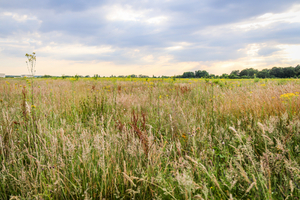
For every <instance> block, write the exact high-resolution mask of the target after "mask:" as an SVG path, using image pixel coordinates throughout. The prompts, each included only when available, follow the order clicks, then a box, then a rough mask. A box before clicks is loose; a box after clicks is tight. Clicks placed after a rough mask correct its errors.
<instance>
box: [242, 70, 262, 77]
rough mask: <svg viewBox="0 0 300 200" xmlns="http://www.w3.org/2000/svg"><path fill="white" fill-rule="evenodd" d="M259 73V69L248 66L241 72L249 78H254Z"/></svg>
mask: <svg viewBox="0 0 300 200" xmlns="http://www.w3.org/2000/svg"><path fill="white" fill-rule="evenodd" d="M257 73H258V70H257V69H253V68H247V69H243V70H242V71H241V72H240V74H239V75H240V76H241V77H243V76H247V77H249V78H254V75H255V74H257Z"/></svg>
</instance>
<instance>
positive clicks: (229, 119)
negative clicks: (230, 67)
mask: <svg viewBox="0 0 300 200" xmlns="http://www.w3.org/2000/svg"><path fill="white" fill-rule="evenodd" d="M30 85H31V80H26V79H0V110H1V117H0V199H103V198H105V199H224V200H225V199H297V198H298V197H299V196H300V180H299V178H300V167H299V164H300V157H299V153H300V148H299V144H300V135H299V128H300V120H299V108H300V98H299V97H298V94H299V93H298V92H300V81H299V80H298V79H286V80H271V79H270V80H261V79H260V80H259V79H257V80H256V79H255V80H219V79H218V80H204V79H190V80H189V79H176V80H174V79H152V78H148V79H142V78H98V79H93V78H90V79H88V78H85V79H78V80H77V79H56V80H54V79H35V80H34V91H33V92H32V89H31V87H30ZM289 93H293V95H291V94H289ZM32 94H33V98H34V105H31V102H32ZM286 94H288V95H286Z"/></svg>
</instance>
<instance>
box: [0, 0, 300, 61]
mask: <svg viewBox="0 0 300 200" xmlns="http://www.w3.org/2000/svg"><path fill="white" fill-rule="evenodd" d="M297 2H298V1H280V0H272V1H270V0H267V1H258V0H252V1H250V0H247V1H240V0H229V1H223V0H214V1H211V0H209V1H208V0H207V1H198V0H193V1H189V2H186V1H179V0H175V1H165V2H162V1H157V0H154V1H96V0H93V1H83V0H75V1H73V0H72V1H71V0H67V1H58V0H55V1H50V0H48V1H30V2H28V1H24V0H11V1H5V2H1V3H0V7H1V9H0V11H2V12H4V11H7V12H15V13H20V14H28V15H30V16H31V15H32V16H36V17H37V19H38V20H41V21H42V23H41V24H39V23H38V21H37V20H28V21H26V22H17V21H15V20H13V19H11V18H7V16H6V17H5V18H4V17H2V18H0V37H1V38H6V37H11V35H13V36H14V37H21V36H22V37H24V35H25V36H26V34H27V35H29V34H28V33H30V32H38V33H39V34H40V35H41V37H40V38H38V40H40V41H41V43H40V44H38V43H34V44H31V46H34V47H35V48H41V47H43V46H47V45H51V43H52V42H54V43H56V44H60V45H66V44H74V43H76V44H83V45H86V46H101V45H111V46H113V47H114V48H115V49H117V50H116V51H115V52H112V53H106V54H102V55H88V54H85V53H83V54H82V55H80V56H78V55H74V56H72V55H65V57H62V58H61V59H70V60H107V61H114V62H116V63H142V61H141V60H140V58H137V57H130V56H128V55H127V54H126V53H127V50H128V49H132V48H139V49H141V48H143V52H142V53H141V54H140V56H143V55H147V54H154V55H157V56H159V55H172V56H174V61H209V60H227V59H236V58H239V57H241V56H244V55H243V53H242V52H238V51H237V50H238V49H241V48H244V47H245V46H247V44H249V43H260V42H265V43H276V44H277V43H300V36H299V32H300V25H299V24H298V23H292V24H288V23H283V24H275V25H274V26H273V27H271V28H270V27H268V28H260V29H257V30H253V31H247V32H242V31H232V30H229V29H218V31H219V33H214V34H201V31H204V30H207V29H209V28H210V27H212V28H213V27H216V26H219V25H225V24H232V23H236V22H241V21H243V20H248V19H251V18H253V17H257V16H259V15H262V14H265V13H267V12H273V13H276V12H283V11H285V10H287V9H289V8H290V7H291V6H292V5H294V4H295V3H297ZM114 4H120V5H130V6H131V7H132V9H135V10H147V9H149V12H148V14H149V16H151V17H155V16H161V15H164V16H167V17H168V21H166V23H165V24H163V25H153V24H147V23H144V22H134V21H108V20H107V19H106V17H105V14H106V13H105V12H104V11H103V10H102V8H103V7H102V6H105V5H114ZM96 8H97V9H98V11H96ZM154 29H159V30H160V31H157V32H155V31H154ZM196 32H199V34H195V33H196ZM28 37H30V36H28ZM179 42H189V43H192V44H193V45H192V46H190V47H187V48H185V49H182V50H178V51H166V50H165V48H167V47H170V46H173V45H174V44H176V43H179ZM7 48H8V47H7ZM8 50H9V51H10V49H8ZM274 51H276V49H272V47H270V48H265V49H262V50H261V51H260V52H259V54H260V55H268V54H271V53H272V52H274ZM11 53H13V51H12V50H11ZM44 56H51V55H47V54H46V53H44ZM62 56H63V55H62Z"/></svg>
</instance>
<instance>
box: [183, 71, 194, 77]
mask: <svg viewBox="0 0 300 200" xmlns="http://www.w3.org/2000/svg"><path fill="white" fill-rule="evenodd" d="M194 77H195V74H194V72H184V73H183V75H182V78H194Z"/></svg>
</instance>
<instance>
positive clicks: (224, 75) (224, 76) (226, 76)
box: [220, 73, 229, 78]
mask: <svg viewBox="0 0 300 200" xmlns="http://www.w3.org/2000/svg"><path fill="white" fill-rule="evenodd" d="M228 76H229V75H228V74H226V73H225V74H222V75H221V76H220V78H228Z"/></svg>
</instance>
